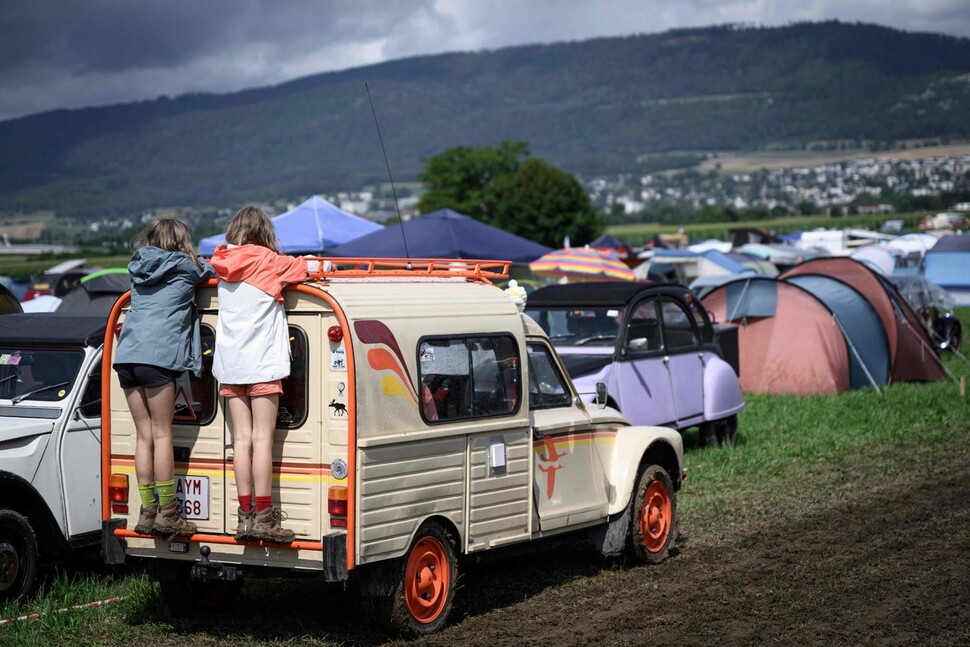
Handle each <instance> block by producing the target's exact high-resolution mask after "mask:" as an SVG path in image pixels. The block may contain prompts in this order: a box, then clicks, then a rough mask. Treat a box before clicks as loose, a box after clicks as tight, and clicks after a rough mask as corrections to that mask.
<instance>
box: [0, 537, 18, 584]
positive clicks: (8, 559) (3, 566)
mask: <svg viewBox="0 0 970 647" xmlns="http://www.w3.org/2000/svg"><path fill="white" fill-rule="evenodd" d="M19 574H20V556H19V555H18V554H17V549H16V548H14V547H13V546H12V545H10V544H8V543H7V542H3V543H0V591H5V590H7V589H9V588H10V587H11V586H13V584H14V583H15V582H16V581H17V576H18V575H19Z"/></svg>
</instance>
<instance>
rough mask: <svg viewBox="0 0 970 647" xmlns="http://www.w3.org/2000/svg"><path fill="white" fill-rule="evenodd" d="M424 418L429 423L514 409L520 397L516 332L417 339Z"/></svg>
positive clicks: (503, 413)
mask: <svg viewBox="0 0 970 647" xmlns="http://www.w3.org/2000/svg"><path fill="white" fill-rule="evenodd" d="M418 381H419V383H420V388H421V416H422V417H423V418H424V420H425V421H426V422H429V423H435V422H444V421H448V420H467V419H473V418H488V417H492V416H504V415H508V414H511V413H515V412H516V411H518V408H519V401H520V400H521V397H520V394H521V391H520V387H519V384H520V382H521V370H520V365H519V353H518V347H517V346H516V343H515V338H514V337H512V336H511V335H494V336H487V337H486V336H481V337H448V338H425V339H422V340H421V341H420V342H419V343H418Z"/></svg>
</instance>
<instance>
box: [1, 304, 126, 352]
mask: <svg viewBox="0 0 970 647" xmlns="http://www.w3.org/2000/svg"><path fill="white" fill-rule="evenodd" d="M106 325H107V318H106V317H105V316H104V315H98V316H86V315H64V314H56V313H49V312H34V313H24V314H8V315H0V330H2V331H3V332H2V333H0V342H2V343H5V344H9V343H15V344H39V345H45V344H47V345H53V346H67V345H77V344H84V345H86V346H93V347H97V346H100V345H101V344H102V343H103V342H104V329H105V326H106Z"/></svg>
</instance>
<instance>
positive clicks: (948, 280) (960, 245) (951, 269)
mask: <svg viewBox="0 0 970 647" xmlns="http://www.w3.org/2000/svg"><path fill="white" fill-rule="evenodd" d="M923 263H924V270H923V275H924V276H925V277H926V280H928V281H932V282H933V283H936V284H937V285H939V286H940V287H941V288H944V289H945V290H946V291H947V292H949V293H950V294H951V295H952V296H953V300H954V301H955V302H956V305H958V306H970V235H962V236H943V237H942V238H940V240H938V241H937V242H936V244H935V245H933V247H931V248H930V250H929V251H928V252H926V256H925V257H924V260H923Z"/></svg>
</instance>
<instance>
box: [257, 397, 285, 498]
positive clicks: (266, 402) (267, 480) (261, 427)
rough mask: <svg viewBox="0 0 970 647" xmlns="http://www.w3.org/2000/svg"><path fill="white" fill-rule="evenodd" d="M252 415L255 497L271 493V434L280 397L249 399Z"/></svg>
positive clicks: (274, 428)
mask: <svg viewBox="0 0 970 647" xmlns="http://www.w3.org/2000/svg"><path fill="white" fill-rule="evenodd" d="M251 403H252V413H253V481H254V482H255V485H256V496H270V495H272V493H273V432H275V431H276V414H277V410H278V409H279V403H280V396H279V395H278V394H275V393H274V394H273V395H257V396H253V397H252V398H251Z"/></svg>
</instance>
